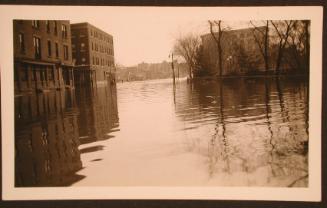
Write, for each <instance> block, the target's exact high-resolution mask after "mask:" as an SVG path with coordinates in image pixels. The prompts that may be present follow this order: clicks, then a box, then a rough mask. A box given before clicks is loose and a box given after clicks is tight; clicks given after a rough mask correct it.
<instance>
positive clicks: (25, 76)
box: [14, 65, 55, 81]
mask: <svg viewBox="0 0 327 208" xmlns="http://www.w3.org/2000/svg"><path fill="white" fill-rule="evenodd" d="M29 73H30V75H31V81H36V80H38V79H39V80H40V81H45V80H50V81H53V80H54V78H55V72H54V69H53V68H51V69H45V70H44V69H43V70H38V71H37V70H34V69H33V70H32V71H29V70H28V68H27V65H26V66H24V68H23V70H21V71H20V73H18V71H17V70H15V73H14V80H15V81H18V80H21V81H28V80H29V76H30V75H29ZM37 73H38V74H37ZM37 77H39V78H37Z"/></svg>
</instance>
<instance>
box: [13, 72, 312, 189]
mask: <svg viewBox="0 0 327 208" xmlns="http://www.w3.org/2000/svg"><path fill="white" fill-rule="evenodd" d="M55 93H56V95H51V93H48V94H47V93H46V94H38V95H31V96H29V97H16V99H15V106H16V135H17V136H16V152H17V158H16V185H18V186H58V185H73V186H282V187H287V186H289V187H293V186H307V185H308V177H307V176H308V154H307V152H308V100H307V99H308V82H307V80H306V79H305V78H301V77H299V78H294V77H293V78H292V79H287V78H280V79H279V80H276V79H274V78H269V79H268V78H267V79H265V78H237V79H224V80H222V81H217V80H216V81H214V80H202V81H194V82H193V83H188V82H187V81H186V79H181V80H179V81H177V82H176V87H175V88H174V87H173V84H172V82H171V79H163V80H148V81H137V82H124V83H118V84H117V87H113V86H99V87H98V88H95V89H86V88H76V89H75V92H73V93H68V92H66V93H65V94H64V95H57V94H58V93H59V94H60V93H61V92H55ZM74 93H75V96H76V100H75V99H74V98H73V97H74V96H73V95H74ZM61 94H62V93H61ZM58 99H60V101H58ZM33 102H34V103H35V104H31V103H33ZM36 103H38V104H37V105H36ZM58 103H61V104H58ZM28 106H30V107H31V106H33V107H32V108H30V107H28ZM59 106H61V107H59ZM33 108H37V109H34V110H33ZM20 109H22V110H23V111H21V110H20ZM28 109H31V110H28ZM22 124H24V125H22ZM26 144H28V145H26ZM28 167H33V168H28Z"/></svg>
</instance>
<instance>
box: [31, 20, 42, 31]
mask: <svg viewBox="0 0 327 208" xmlns="http://www.w3.org/2000/svg"><path fill="white" fill-rule="evenodd" d="M32 27H33V28H35V29H38V28H39V27H40V22H39V20H32Z"/></svg>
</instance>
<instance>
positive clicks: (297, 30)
mask: <svg viewBox="0 0 327 208" xmlns="http://www.w3.org/2000/svg"><path fill="white" fill-rule="evenodd" d="M309 24H310V22H309V21H308V20H296V21H294V26H293V28H292V30H291V32H290V38H289V40H288V46H289V48H290V50H291V53H292V59H293V60H294V61H295V64H296V66H295V67H296V68H297V69H298V70H301V71H304V70H308V68H309V51H310V43H309V38H310V37H309V36H310V34H309ZM289 62H291V60H289Z"/></svg>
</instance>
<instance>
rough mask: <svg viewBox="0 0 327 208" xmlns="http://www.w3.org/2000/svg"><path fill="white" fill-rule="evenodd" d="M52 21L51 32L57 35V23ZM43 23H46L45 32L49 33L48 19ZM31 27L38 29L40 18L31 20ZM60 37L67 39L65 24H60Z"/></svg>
mask: <svg viewBox="0 0 327 208" xmlns="http://www.w3.org/2000/svg"><path fill="white" fill-rule="evenodd" d="M52 22H53V33H54V34H55V35H58V23H57V21H55V20H54V21H52ZM45 25H46V30H47V33H51V25H50V21H49V20H46V21H45ZM32 27H33V28H34V29H39V28H40V20H32ZM61 37H62V38H65V39H67V37H68V30H67V25H64V24H62V25H61Z"/></svg>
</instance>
